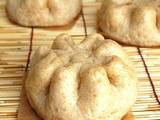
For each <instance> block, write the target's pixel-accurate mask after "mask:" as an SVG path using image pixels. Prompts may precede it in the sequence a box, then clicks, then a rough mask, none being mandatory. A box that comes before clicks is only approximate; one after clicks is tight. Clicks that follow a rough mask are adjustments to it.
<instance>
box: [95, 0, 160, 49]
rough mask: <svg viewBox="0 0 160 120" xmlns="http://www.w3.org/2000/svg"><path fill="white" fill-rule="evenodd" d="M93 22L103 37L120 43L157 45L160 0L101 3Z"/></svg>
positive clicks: (108, 0)
mask: <svg viewBox="0 0 160 120" xmlns="http://www.w3.org/2000/svg"><path fill="white" fill-rule="evenodd" d="M97 22H98V26H99V29H100V30H101V32H102V33H103V35H104V36H105V37H107V38H111V39H114V40H116V41H118V42H120V43H124V44H128V45H134V46H142V47H154V46H160V0H104V1H103V2H102V6H101V8H100V10H99V12H98V21H97Z"/></svg>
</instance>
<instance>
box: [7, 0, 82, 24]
mask: <svg viewBox="0 0 160 120" xmlns="http://www.w3.org/2000/svg"><path fill="white" fill-rule="evenodd" d="M81 7H82V1H81V0H8V1H7V5H6V10H7V13H8V16H9V18H10V19H11V20H12V21H14V22H16V23H18V24H20V25H23V26H36V27H43V26H44V27H45V26H64V25H67V24H69V23H70V22H72V21H73V20H74V19H75V18H76V17H77V16H78V14H79V13H80V11H81Z"/></svg>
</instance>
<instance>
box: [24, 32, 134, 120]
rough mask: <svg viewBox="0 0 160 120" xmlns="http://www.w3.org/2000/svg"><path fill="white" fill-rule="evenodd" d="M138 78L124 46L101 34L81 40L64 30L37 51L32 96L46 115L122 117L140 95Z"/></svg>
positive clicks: (53, 119) (29, 83)
mask: <svg viewBox="0 0 160 120" xmlns="http://www.w3.org/2000/svg"><path fill="white" fill-rule="evenodd" d="M136 83H137V78H136V75H135V72H134V68H133V65H132V63H131V62H130V60H129V57H128V56H127V54H126V53H125V52H124V50H123V48H122V47H121V46H120V45H119V44H117V43H116V42H114V41H113V40H110V39H106V40H105V39H104V38H103V37H102V36H101V35H100V34H92V35H89V36H88V37H87V38H85V39H84V40H83V41H82V42H80V43H75V42H74V40H73V38H72V37H71V36H69V35H66V34H61V35H59V36H58V37H57V38H56V39H55V41H54V43H53V45H52V48H49V47H40V48H39V49H38V50H36V52H35V53H34V55H33V58H32V60H31V69H30V72H29V74H28V76H27V79H26V82H25V89H26V94H27V98H28V100H29V103H30V105H31V106H32V108H33V109H34V111H35V112H36V113H37V114H38V115H39V116H40V117H41V118H42V119H43V120H122V118H123V117H124V116H125V115H126V114H127V113H128V111H129V110H130V109H131V107H132V106H133V104H134V103H135V100H136V91H137V86H136Z"/></svg>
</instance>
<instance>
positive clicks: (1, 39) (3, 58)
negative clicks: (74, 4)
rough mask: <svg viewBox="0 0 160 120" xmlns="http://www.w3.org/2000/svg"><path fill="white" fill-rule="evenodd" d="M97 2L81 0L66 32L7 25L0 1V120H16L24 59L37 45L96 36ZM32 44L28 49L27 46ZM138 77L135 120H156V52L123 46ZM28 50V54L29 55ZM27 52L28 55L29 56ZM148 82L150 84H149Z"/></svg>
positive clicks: (159, 71)
mask: <svg viewBox="0 0 160 120" xmlns="http://www.w3.org/2000/svg"><path fill="white" fill-rule="evenodd" d="M99 1H100V0H83V12H82V13H81V15H80V17H79V18H78V20H77V21H76V23H75V25H74V26H73V27H72V28H70V29H66V28H24V27H20V26H17V25H14V24H13V23H11V22H10V21H8V19H7V16H6V13H5V3H6V0H0V120H16V119H17V111H18V107H19V101H20V91H21V85H22V81H23V75H24V72H25V68H26V65H27V64H26V63H27V58H28V57H29V53H31V55H32V54H33V53H34V50H35V49H36V48H37V47H38V46H41V45H46V46H50V45H51V44H52V42H53V39H54V38H55V37H56V35H58V34H60V33H68V34H70V35H72V37H73V38H74V39H75V41H77V42H79V41H80V40H81V39H83V38H84V37H85V36H86V35H88V34H90V33H94V32H96V12H97V9H98V8H99V6H100V2H99ZM31 43H32V46H30V45H31ZM124 49H125V50H126V52H127V53H128V54H129V56H130V58H131V60H132V61H133V63H134V66H135V69H136V72H137V75H138V79H139V81H138V97H137V101H136V104H135V105H134V106H133V109H132V111H133V114H134V116H135V119H136V120H160V105H158V102H157V100H156V98H155V95H154V92H153V89H152V86H151V84H152V83H153V84H154V86H155V89H156V91H155V92H156V93H157V96H158V97H160V48H137V47H129V46H124ZM30 50H32V51H30ZM29 51H30V52H29ZM151 81H152V82H151Z"/></svg>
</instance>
